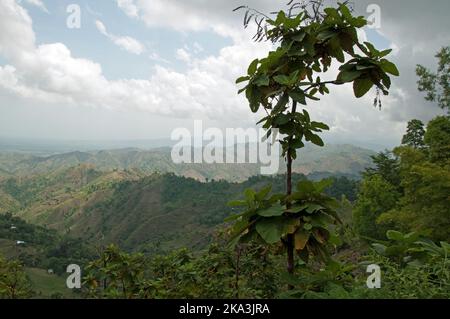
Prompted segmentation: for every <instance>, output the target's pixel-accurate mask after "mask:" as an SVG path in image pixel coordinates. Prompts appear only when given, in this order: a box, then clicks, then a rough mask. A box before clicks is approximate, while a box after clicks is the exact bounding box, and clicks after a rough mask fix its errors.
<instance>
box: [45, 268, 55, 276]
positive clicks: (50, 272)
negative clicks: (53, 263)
mask: <svg viewBox="0 0 450 319" xmlns="http://www.w3.org/2000/svg"><path fill="white" fill-rule="evenodd" d="M47 273H48V274H49V275H53V274H54V273H55V272H54V271H53V269H49V270H47Z"/></svg>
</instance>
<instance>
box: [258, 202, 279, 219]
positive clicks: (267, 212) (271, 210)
mask: <svg viewBox="0 0 450 319" xmlns="http://www.w3.org/2000/svg"><path fill="white" fill-rule="evenodd" d="M283 213H284V207H283V206H281V205H280V204H276V205H274V206H271V207H268V208H263V209H261V210H258V215H259V216H262V217H276V216H281V215H283Z"/></svg>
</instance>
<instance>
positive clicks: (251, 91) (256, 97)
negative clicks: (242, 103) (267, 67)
mask: <svg viewBox="0 0 450 319" xmlns="http://www.w3.org/2000/svg"><path fill="white" fill-rule="evenodd" d="M245 94H246V96H247V99H248V101H249V103H250V109H251V110H252V112H253V113H256V112H258V110H259V106H260V103H261V96H262V93H261V91H260V90H259V89H258V87H257V86H249V87H248V88H247V91H246V92H245Z"/></svg>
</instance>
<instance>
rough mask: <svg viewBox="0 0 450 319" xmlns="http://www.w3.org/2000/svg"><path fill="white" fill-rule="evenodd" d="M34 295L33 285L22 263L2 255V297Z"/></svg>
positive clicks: (0, 295)
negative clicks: (6, 258) (4, 257)
mask: <svg viewBox="0 0 450 319" xmlns="http://www.w3.org/2000/svg"><path fill="white" fill-rule="evenodd" d="M32 295H33V289H32V285H31V282H30V280H29V278H28V276H27V275H26V273H25V272H24V270H23V266H22V264H21V263H20V262H18V261H8V260H5V259H3V258H1V257H0V299H1V298H7V299H22V298H31V296H32Z"/></svg>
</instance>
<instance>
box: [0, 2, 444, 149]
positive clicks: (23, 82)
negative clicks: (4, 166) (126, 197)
mask: <svg viewBox="0 0 450 319" xmlns="http://www.w3.org/2000/svg"><path fill="white" fill-rule="evenodd" d="M287 2H288V1H287V0H283V1H276V0H247V1H246V0H220V1H218V0H214V1H212V0H103V1H92V0H91V1H89V0H78V1H76V0H58V1H57V0H1V1H0V30H1V32H0V138H33V139H56V140H139V139H142V140H147V139H164V138H170V135H171V132H172V131H173V130H174V129H175V128H178V127H186V128H188V129H192V128H193V125H194V120H203V121H204V127H205V128H208V127H218V128H222V129H225V128H228V127H230V128H238V127H244V128H247V127H253V126H254V123H256V122H257V120H258V118H259V117H261V114H256V115H255V114H252V113H251V112H250V110H249V108H248V103H247V101H246V100H245V97H244V96H242V95H238V94H237V91H238V89H239V87H238V85H236V84H235V79H236V78H237V77H239V76H241V75H243V74H245V73H246V70H247V66H248V64H249V63H250V62H251V61H252V60H253V59H254V58H256V57H259V58H262V57H264V56H265V55H266V54H267V52H268V51H269V50H270V49H272V46H271V44H269V43H264V42H263V43H254V42H253V41H252V36H253V32H254V30H253V28H252V27H250V28H248V29H244V28H243V26H242V18H243V12H233V9H234V8H236V7H237V6H239V5H248V6H250V7H253V8H256V9H258V10H260V11H262V12H266V13H270V12H274V11H277V10H279V9H284V8H286V3H287ZM371 4H376V5H377V6H378V7H379V8H380V10H381V11H380V20H379V21H378V22H379V28H365V29H364V30H363V32H361V34H360V37H362V38H366V39H367V40H369V41H371V42H373V43H374V44H375V45H376V47H378V48H380V49H385V48H392V49H393V53H392V55H391V57H390V59H391V60H392V61H393V62H395V63H396V64H397V65H398V66H399V69H400V73H401V76H400V77H399V78H397V79H394V81H393V85H392V89H391V93H390V95H389V96H388V97H384V98H383V108H382V109H381V110H379V109H377V108H374V107H373V105H372V102H373V99H374V97H375V92H374V91H372V92H371V94H368V95H367V96H366V97H364V98H362V99H355V98H354V96H353V93H352V87H351V85H349V86H339V87H334V88H332V92H331V93H332V94H331V95H329V96H327V97H325V98H323V99H322V100H321V101H320V102H316V103H314V104H310V105H309V106H308V111H310V113H311V115H312V117H313V118H314V119H315V120H318V121H323V122H326V123H328V124H329V125H330V127H331V130H330V132H329V133H327V134H326V140H327V141H328V142H332V143H359V144H363V145H364V144H367V145H381V146H383V147H384V146H385V147H388V148H389V147H393V146H395V145H398V144H399V143H400V140H401V137H402V135H403V134H404V132H405V129H406V123H407V121H409V120H411V119H413V118H418V119H421V120H423V121H424V122H427V121H429V120H430V119H431V118H433V117H434V116H436V115H438V114H442V111H441V110H440V109H439V108H438V107H437V106H436V105H434V104H433V103H430V102H427V101H425V100H424V99H423V94H422V93H420V92H418V91H417V83H416V82H417V77H416V75H415V67H416V65H417V64H422V65H425V66H427V67H429V68H431V69H432V70H434V69H435V68H436V59H435V57H434V55H435V54H436V52H437V51H438V50H439V49H440V48H441V47H442V46H447V45H449V44H450V34H449V32H448V30H450V19H448V12H450V1H448V0H433V1H418V0H378V1H376V0H358V1H355V4H354V9H355V13H356V14H358V15H364V16H366V17H369V16H370V14H371V12H368V8H370V7H369V5H371ZM74 5H75V6H74ZM74 8H75V9H77V8H79V9H80V11H79V12H80V19H79V22H80V24H79V27H78V26H77V25H76V23H75V22H77V21H76V19H75V20H74V19H73V17H74V15H73V13H74V12H75V13H76V11H73V10H74ZM68 22H69V24H68ZM74 23H75V26H76V27H75V28H73V26H74ZM332 72H335V73H336V72H337V70H336V68H334V70H333V71H332Z"/></svg>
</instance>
